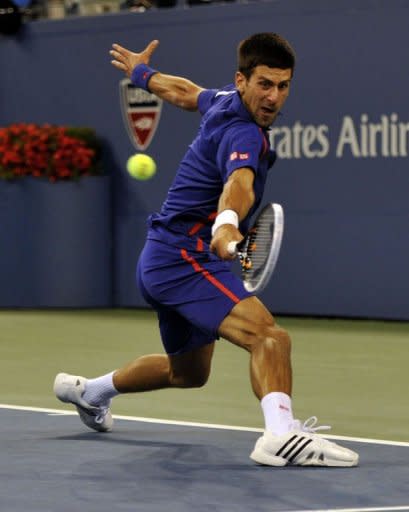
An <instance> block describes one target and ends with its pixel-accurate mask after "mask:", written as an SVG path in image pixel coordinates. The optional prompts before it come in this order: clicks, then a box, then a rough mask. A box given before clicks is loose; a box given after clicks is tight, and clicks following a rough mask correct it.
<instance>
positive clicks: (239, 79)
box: [235, 71, 246, 94]
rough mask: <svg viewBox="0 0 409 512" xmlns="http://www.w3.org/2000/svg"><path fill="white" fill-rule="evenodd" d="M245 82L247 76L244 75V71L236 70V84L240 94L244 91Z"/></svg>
mask: <svg viewBox="0 0 409 512" xmlns="http://www.w3.org/2000/svg"><path fill="white" fill-rule="evenodd" d="M245 83H246V77H245V76H244V75H243V73H241V71H236V75H235V84H236V89H237V90H238V91H239V93H240V94H241V93H242V92H243V91H244V85H245Z"/></svg>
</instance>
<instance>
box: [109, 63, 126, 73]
mask: <svg viewBox="0 0 409 512" xmlns="http://www.w3.org/2000/svg"><path fill="white" fill-rule="evenodd" d="M111 64H112V65H113V66H114V67H116V68H117V69H120V70H121V71H127V70H128V68H127V67H126V66H125V64H122V62H119V61H118V60H111Z"/></svg>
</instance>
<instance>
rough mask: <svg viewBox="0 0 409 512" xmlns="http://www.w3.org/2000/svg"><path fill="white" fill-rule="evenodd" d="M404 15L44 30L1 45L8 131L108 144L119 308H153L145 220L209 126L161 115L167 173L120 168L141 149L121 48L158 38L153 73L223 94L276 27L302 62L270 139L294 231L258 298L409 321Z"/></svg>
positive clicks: (45, 25) (37, 27)
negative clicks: (144, 287) (48, 132)
mask: <svg viewBox="0 0 409 512" xmlns="http://www.w3.org/2000/svg"><path fill="white" fill-rule="evenodd" d="M408 15H409V6H408V4H407V2H405V1H397V0H395V1H393V0H388V1H379V0H378V1H376V0H372V1H370V0H361V1H359V2H358V1H356V0H343V1H338V0H332V1H331V2H327V1H317V0H309V1H308V2H305V0H300V1H298V0H285V1H276V2H268V3H267V2H260V3H249V4H227V5H214V6H206V7H204V6H200V7H196V8H191V9H183V8H179V7H178V8H174V9H163V10H157V11H148V12H146V13H127V14H119V15H106V16H103V17H95V18H77V19H68V20H61V21H52V22H47V21H38V22H35V23H32V24H31V25H29V26H27V27H26V28H25V31H24V33H22V34H21V35H20V36H19V37H18V38H3V39H1V41H0V69H1V78H0V124H1V125H6V124H9V123H12V122H15V121H32V122H38V123H43V122H50V123H56V124H72V125H88V126H92V127H95V128H96V129H97V131H98V133H99V134H100V135H101V136H102V137H103V138H104V139H105V141H106V142H107V145H108V146H109V149H110V158H109V160H108V159H107V162H108V161H109V164H108V163H107V165H109V168H110V169H109V170H110V172H111V173H112V175H113V191H114V205H115V206H114V211H113V221H114V235H113V236H114V262H113V304H114V305H117V306H139V305H144V302H143V300H142V298H141V296H140V295H139V293H138V291H137V289H136V287H135V283H134V267H135V261H136V258H137V255H138V253H139V251H140V249H141V246H142V243H143V238H144V232H145V218H146V216H147V215H148V213H149V212H150V211H151V210H152V209H157V208H159V207H160V204H161V202H162V200H163V199H164V196H165V193H166V190H167V188H168V186H169V184H170V183H171V181H172V177H173V175H174V171H175V169H176V167H177V164H178V161H179V159H180V157H181V156H182V155H183V153H184V151H185V149H186V146H187V144H189V142H190V140H191V139H192V137H193V136H194V135H195V133H196V130H197V127H198V123H199V116H198V114H189V113H186V112H182V111H179V110H177V109H176V108H174V107H171V106H169V105H164V107H163V111H162V116H161V120H160V123H159V126H158V129H157V132H156V134H155V136H154V139H153V141H152V143H151V145H150V146H149V148H148V149H147V150H146V152H147V153H149V154H151V155H152V156H153V157H154V158H155V160H156V161H157V164H158V174H157V175H156V177H155V178H154V179H153V180H151V181H148V182H136V181H132V180H131V179H130V178H129V177H128V176H127V175H126V172H125V162H126V159H127V158H128V157H129V155H130V154H131V153H133V152H134V151H135V149H134V148H133V146H132V144H131V142H130V140H129V138H128V135H127V133H126V130H125V127H124V124H123V121H122V116H121V111H120V105H119V90H118V89H119V81H120V79H122V76H121V75H120V73H118V72H117V71H116V70H115V69H113V68H111V66H110V63H109V61H110V57H109V55H108V51H109V49H110V46H111V44H112V43H113V42H118V43H120V44H123V45H124V46H129V47H130V48H134V49H136V50H138V49H140V48H142V47H143V46H144V45H145V44H146V43H147V42H148V41H149V40H151V39H153V38H158V39H159V40H160V42H161V45H160V47H159V49H158V50H157V52H156V54H155V57H154V60H153V62H152V65H153V66H154V67H157V68H158V69H160V70H162V71H163V72H169V73H173V74H180V75H183V76H188V77H189V78H191V79H192V80H194V81H196V82H198V83H200V84H201V85H203V86H209V87H217V86H222V85H224V84H226V83H229V82H230V81H231V80H232V77H233V75H234V71H235V47H236V43H237V42H238V41H239V40H240V39H243V38H244V37H246V36H247V35H249V34H251V33H254V32H260V31H275V32H279V33H281V34H283V35H284V36H286V37H287V38H288V39H289V40H290V41H291V42H292V43H293V45H294V47H295V49H296V51H297V54H298V63H297V68H296V73H295V79H294V83H293V86H292V92H291V96H290V98H289V100H288V103H287V105H286V108H285V112H284V115H283V116H282V117H281V118H280V119H279V122H278V123H277V125H276V127H275V129H274V130H273V132H272V138H273V141H274V144H275V145H276V147H277V150H278V153H279V156H280V157H281V158H280V159H279V161H278V163H277V164H276V165H275V167H274V168H273V170H272V172H271V176H270V178H269V182H268V187H267V190H266V194H265V199H266V200H274V201H276V202H280V203H282V204H283V206H284V209H285V212H286V231H285V238H284V245H283V249H282V253H281V256H280V261H279V264H278V266H277V271H276V273H275V275H274V276H273V278H272V280H271V283H270V286H269V287H268V289H267V291H265V292H264V294H263V299H264V300H265V302H266V304H267V305H268V307H269V308H270V309H271V310H272V311H274V312H276V313H282V314H283V313H285V314H307V315H328V316H347V317H373V318H390V319H409V300H408V290H409V273H408V271H407V262H408V261H409V237H408V229H407V226H408V225H409V222H408V221H409V202H408V199H407V198H408V189H409V187H408V186H409V169H408V164H407V162H408V159H407V156H408V153H409V136H408V132H409V111H408V100H407V91H408V90H409V74H408V73H407V70H406V61H407V48H408V47H409V31H408V30H407V20H408V19H409V16H408ZM2 288H3V289H2V291H1V292H0V293H2V294H3V295H4V294H6V293H7V290H6V291H5V290H4V287H2ZM3 302H4V301H3Z"/></svg>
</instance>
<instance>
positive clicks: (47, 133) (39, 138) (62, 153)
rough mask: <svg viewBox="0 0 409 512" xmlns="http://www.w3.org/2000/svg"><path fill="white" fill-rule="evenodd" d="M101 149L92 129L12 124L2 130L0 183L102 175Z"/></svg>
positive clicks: (0, 138) (0, 136)
mask: <svg viewBox="0 0 409 512" xmlns="http://www.w3.org/2000/svg"><path fill="white" fill-rule="evenodd" d="M99 154H100V145H99V143H98V140H97V138H96V135H95V132H94V130H92V129H89V128H72V127H63V126H51V125H47V124H45V125H43V126H38V125H35V124H13V125H11V126H9V127H6V128H0V179H1V178H5V179H12V178H16V177H20V176H34V177H46V178H48V179H49V180H50V181H56V180H72V179H78V178H80V177H81V176H85V175H99V174H102V172H101V167H100V161H99V160H100V159H99Z"/></svg>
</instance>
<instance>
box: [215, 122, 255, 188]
mask: <svg viewBox="0 0 409 512" xmlns="http://www.w3.org/2000/svg"><path fill="white" fill-rule="evenodd" d="M263 144H264V137H263V135H262V133H261V132H260V130H259V129H258V127H257V126H253V125H250V124H249V123H238V126H232V127H230V128H229V129H228V130H226V133H225V134H224V136H223V138H222V140H221V141H220V144H219V148H218V152H217V164H218V168H219V169H220V171H221V174H222V178H223V181H224V182H226V181H227V179H228V177H229V176H230V174H231V173H232V172H233V171H235V170H236V169H240V168H241V167H249V168H251V169H253V171H254V173H255V174H257V169H258V167H259V161H260V154H261V153H262V150H263Z"/></svg>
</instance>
